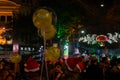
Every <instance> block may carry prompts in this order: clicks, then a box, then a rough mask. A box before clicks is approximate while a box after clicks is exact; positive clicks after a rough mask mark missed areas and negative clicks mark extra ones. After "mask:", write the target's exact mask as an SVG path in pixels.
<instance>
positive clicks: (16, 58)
mask: <svg viewBox="0 0 120 80" xmlns="http://www.w3.org/2000/svg"><path fill="white" fill-rule="evenodd" d="M21 59H22V57H21V56H20V55H19V54H18V53H13V54H11V55H10V60H11V62H13V63H19V62H20V61H21Z"/></svg>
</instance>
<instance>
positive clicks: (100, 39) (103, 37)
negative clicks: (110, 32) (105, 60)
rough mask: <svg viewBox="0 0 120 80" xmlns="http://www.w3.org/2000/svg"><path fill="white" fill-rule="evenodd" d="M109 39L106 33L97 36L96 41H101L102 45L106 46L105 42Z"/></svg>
mask: <svg viewBox="0 0 120 80" xmlns="http://www.w3.org/2000/svg"><path fill="white" fill-rule="evenodd" d="M107 40H108V37H107V36H106V35H98V36H97V37H96V41H97V42H100V46H101V47H102V46H105V44H104V42H105V41H107Z"/></svg>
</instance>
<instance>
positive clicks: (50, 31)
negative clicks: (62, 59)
mask: <svg viewBox="0 0 120 80" xmlns="http://www.w3.org/2000/svg"><path fill="white" fill-rule="evenodd" d="M40 31H41V36H42V37H43V38H44V39H46V40H49V39H51V38H53V37H54V36H55V34H56V29H55V27H54V26H53V25H47V26H45V27H43V28H41V30H40Z"/></svg>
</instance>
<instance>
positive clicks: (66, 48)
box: [64, 42, 69, 59]
mask: <svg viewBox="0 0 120 80" xmlns="http://www.w3.org/2000/svg"><path fill="white" fill-rule="evenodd" d="M68 45H69V43H68V42H66V43H65V45H64V59H67V58H68V51H69V50H68V47H69V46H68Z"/></svg>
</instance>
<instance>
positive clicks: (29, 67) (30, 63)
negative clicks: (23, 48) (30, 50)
mask: <svg viewBox="0 0 120 80" xmlns="http://www.w3.org/2000/svg"><path fill="white" fill-rule="evenodd" d="M24 70H25V72H35V71H38V70H39V63H38V62H37V61H36V60H34V59H33V58H32V57H29V58H28V59H27V61H26V62H25V68H24Z"/></svg>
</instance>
